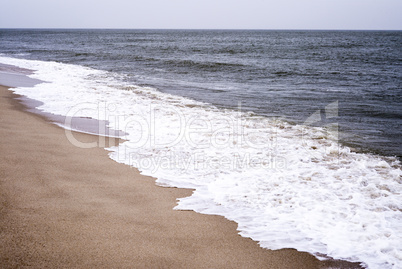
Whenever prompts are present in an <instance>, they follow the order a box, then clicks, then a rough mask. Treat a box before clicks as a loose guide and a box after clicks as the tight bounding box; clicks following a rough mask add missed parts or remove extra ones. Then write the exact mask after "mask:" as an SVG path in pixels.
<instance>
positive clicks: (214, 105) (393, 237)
mask: <svg viewBox="0 0 402 269" xmlns="http://www.w3.org/2000/svg"><path fill="white" fill-rule="evenodd" d="M17 67H18V68H17ZM0 73H3V75H8V76H22V75H24V76H28V77H30V78H32V79H35V81H37V82H38V81H40V82H41V83H37V84H35V85H34V86H32V85H31V86H26V85H22V86H20V87H17V88H14V89H13V91H15V92H16V93H17V94H20V95H23V96H26V97H27V98H30V99H33V100H37V101H38V102H40V103H39V104H40V105H39V106H38V107H37V109H38V110H40V111H42V112H43V113H50V114H52V115H57V116H62V117H63V119H64V122H59V123H58V124H59V125H61V126H63V127H65V128H66V130H69V129H74V130H78V131H83V132H89V131H88V130H86V129H85V126H84V125H85V124H82V123H81V125H80V124H78V125H77V126H72V122H73V121H74V119H94V120H98V121H99V122H102V123H103V124H99V128H98V130H97V131H95V133H103V131H104V130H101V129H105V128H106V129H108V132H107V133H108V135H109V136H110V137H121V138H122V139H123V141H124V142H122V143H121V144H120V145H118V146H116V147H112V148H107V150H108V151H109V155H110V158H111V159H113V160H114V161H117V162H120V163H125V164H127V165H131V166H133V167H135V168H137V169H139V170H140V172H141V173H142V174H144V175H149V176H153V177H154V178H156V179H157V180H156V182H157V184H158V185H161V186H165V187H179V188H192V189H194V192H193V194H192V195H191V196H190V197H185V198H180V199H179V200H178V204H177V206H176V207H175V209H177V210H194V211H196V212H199V213H203V214H214V215H222V216H224V217H226V218H227V219H230V220H233V221H235V222H236V223H237V224H238V231H239V233H240V235H242V236H244V237H249V238H251V239H253V240H255V241H257V242H258V243H259V244H260V246H261V247H263V248H268V249H273V250H276V249H283V248H294V249H297V250H299V251H306V252H309V253H311V254H313V255H315V256H316V257H317V258H319V259H322V260H323V259H340V260H345V261H350V262H358V263H361V266H363V267H366V268H402V244H401V242H402V224H401V223H402V194H401V193H402V179H401V176H402V171H401V163H400V161H401V158H402V143H401V142H402V139H401V133H402V31H312V30H311V31H301V30H288V31H284V30H277V31H275V30H112V29H105V30H101V29H96V30H94V29H79V30H78V29H57V30H56V29H40V30H39V29H37V30H35V29H0ZM0 78H1V76H0ZM0 82H1V81H0ZM69 139H70V142H71V143H73V144H75V145H76V146H79V147H87V148H88V147H94V146H102V143H100V142H99V143H98V144H97V145H94V144H85V143H82V142H80V141H76V140H75V139H74V137H73V136H70V137H69Z"/></svg>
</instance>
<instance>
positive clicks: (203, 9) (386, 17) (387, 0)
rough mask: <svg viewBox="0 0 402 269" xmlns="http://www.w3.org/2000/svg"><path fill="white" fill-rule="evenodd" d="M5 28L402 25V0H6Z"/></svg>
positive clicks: (0, 13)
mask: <svg viewBox="0 0 402 269" xmlns="http://www.w3.org/2000/svg"><path fill="white" fill-rule="evenodd" d="M0 28H134V29H137V28H157V29H160V28H174V29H211V28H212V29H352V30H353V29H356V30H358V29H372V30H380V29H384V30H402V0H277V1H271V0H230V1H229V0H198V1H192V0H146V1H145V0H144V1H137V0H0Z"/></svg>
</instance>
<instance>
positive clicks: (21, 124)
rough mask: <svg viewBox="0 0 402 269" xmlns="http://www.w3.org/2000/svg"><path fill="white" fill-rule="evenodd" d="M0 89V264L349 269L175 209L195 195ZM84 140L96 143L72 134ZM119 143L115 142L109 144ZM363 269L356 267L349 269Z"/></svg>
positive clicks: (347, 265)
mask: <svg viewBox="0 0 402 269" xmlns="http://www.w3.org/2000/svg"><path fill="white" fill-rule="evenodd" d="M17 98H18V96H17V95H15V94H13V93H12V92H11V91H10V90H8V89H7V87H3V86H0V102H1V106H0V109H1V113H0V123H1V125H0V126H1V127H0V134H1V136H2V138H3V143H2V144H1V148H0V152H1V153H2V156H1V160H0V175H1V177H0V180H1V181H0V184H1V192H0V205H1V208H0V212H1V219H0V231H1V232H0V238H1V241H0V243H1V244H0V245H1V247H0V254H1V255H0V257H1V260H0V264H2V266H3V267H4V268H11V267H20V266H33V267H146V268H150V267H169V268H189V267H191V268H205V267H209V268H211V267H213V268H222V267H232V268H237V267H242V268H246V267H247V268H325V267H330V266H334V265H335V264H336V266H338V268H352V267H351V266H352V265H353V266H354V265H356V264H351V263H348V262H342V261H334V260H329V261H324V262H320V261H318V260H317V259H316V258H315V257H314V256H312V255H310V254H308V253H304V252H298V251H296V250H293V249H283V250H277V251H272V250H267V249H262V248H261V247H259V246H258V244H257V242H255V241H252V240H251V239H249V238H243V237H241V236H240V235H238V233H237V231H236V228H237V224H236V223H234V222H232V221H229V220H227V219H225V218H224V217H221V216H211V215H202V214H198V213H195V212H193V211H176V210H173V207H174V206H175V205H176V199H177V198H178V197H185V196H189V195H190V194H191V192H192V190H189V189H177V188H165V187H160V186H157V185H156V184H155V179H153V178H151V177H148V176H143V175H140V174H139V172H138V170H136V169H134V168H132V167H130V166H127V165H124V164H120V163H116V162H114V161H113V160H111V159H110V158H109V157H108V152H107V151H106V150H104V148H91V149H80V148H77V147H75V146H73V145H72V144H70V143H69V141H68V140H67V138H66V136H65V131H64V129H62V128H61V127H58V126H56V125H54V124H52V123H51V122H49V120H46V119H45V118H44V117H43V116H41V115H36V114H32V113H30V112H27V111H25V107H24V105H23V104H21V102H20V101H19V100H18V99H17ZM73 133H74V137H75V138H76V139H78V140H80V141H83V142H93V141H97V140H98V139H99V137H98V136H95V135H89V134H84V133H77V132H73ZM106 141H108V142H109V143H118V139H110V138H109V139H106ZM355 268H359V267H355Z"/></svg>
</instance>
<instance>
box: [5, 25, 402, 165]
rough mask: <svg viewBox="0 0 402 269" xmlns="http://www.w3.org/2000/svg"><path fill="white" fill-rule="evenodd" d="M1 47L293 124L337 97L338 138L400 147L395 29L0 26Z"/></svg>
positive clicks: (400, 35)
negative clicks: (121, 75)
mask: <svg viewBox="0 0 402 269" xmlns="http://www.w3.org/2000/svg"><path fill="white" fill-rule="evenodd" d="M0 53H2V54H5V55H8V56H12V57H18V58H26V59H37V60H45V61H57V62H63V63H71V64H78V65H84V66H89V67H93V68H96V69H102V70H107V71H111V72H117V73H120V74H124V75H125V80H127V81H130V82H132V83H135V84H137V85H142V86H151V87H154V88H157V89H158V90H160V91H162V92H168V93H173V94H177V95H182V96H186V97H190V98H193V99H196V100H200V101H204V102H208V103H211V104H214V105H215V106H217V107H223V108H234V109H236V108H237V106H238V104H239V102H240V103H241V106H242V109H243V110H249V111H253V112H254V113H256V114H259V115H264V116H270V117H285V118H286V119H287V120H288V121H290V122H293V123H303V122H304V121H305V120H306V119H307V118H308V117H309V116H310V115H312V114H313V113H314V112H316V111H317V110H323V109H324V108H325V106H326V105H328V104H330V103H333V102H335V101H338V106H339V115H338V117H337V118H336V119H331V122H338V123H339V127H340V131H341V134H340V140H341V142H343V143H344V144H346V145H348V146H351V147H352V148H354V149H355V150H357V151H363V152H373V153H378V154H382V155H386V156H398V157H399V158H401V156H402V146H401V145H402V143H401V142H402V138H401V133H402V105H401V103H402V102H401V100H402V32H401V31H218V30H216V31H211V30H208V31H207V30H205V31H203V30H196V31H195V30H194V31H192V30H0ZM326 123H327V121H326V119H325V117H323V119H322V120H321V121H319V122H317V123H314V124H315V125H317V126H323V125H325V124H326Z"/></svg>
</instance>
